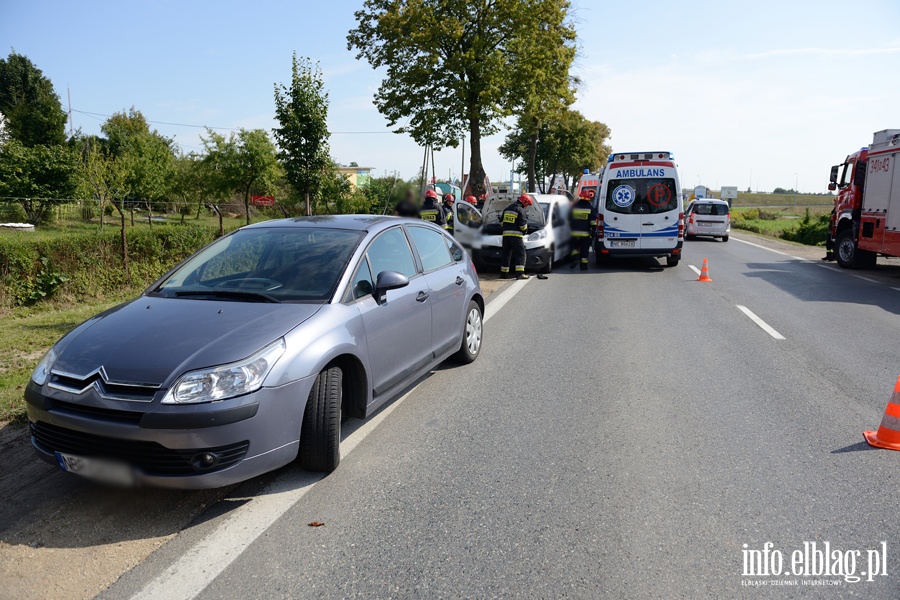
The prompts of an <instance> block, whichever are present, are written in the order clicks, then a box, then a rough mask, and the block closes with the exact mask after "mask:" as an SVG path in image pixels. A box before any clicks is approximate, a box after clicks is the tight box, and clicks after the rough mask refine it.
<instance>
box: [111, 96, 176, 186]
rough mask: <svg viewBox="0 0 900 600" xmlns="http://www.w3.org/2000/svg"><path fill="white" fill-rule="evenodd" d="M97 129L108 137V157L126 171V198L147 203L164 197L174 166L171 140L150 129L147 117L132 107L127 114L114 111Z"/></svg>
mask: <svg viewBox="0 0 900 600" xmlns="http://www.w3.org/2000/svg"><path fill="white" fill-rule="evenodd" d="M100 129H101V130H102V131H103V133H104V134H106V136H107V140H108V141H107V148H108V150H109V156H111V157H112V158H113V159H114V160H115V161H116V162H117V164H118V165H119V166H120V167H121V168H122V169H123V170H124V172H125V173H124V175H125V186H124V187H125V188H126V190H127V194H128V195H129V197H131V198H135V199H138V200H142V201H146V202H154V201H158V200H163V199H165V198H166V194H167V192H168V190H169V187H170V179H171V176H172V174H173V172H174V166H175V153H174V151H173V147H172V146H173V144H172V140H170V139H168V138H167V137H165V136H163V135H162V134H160V133H158V132H157V131H150V125H149V124H148V123H147V119H146V118H144V115H143V114H141V112H140V111H139V110H136V109H135V108H134V107H133V106H132V107H131V109H130V110H129V111H128V113H125V112H120V113H115V114H113V115H112V116H111V117H109V119H107V120H106V122H104V123H103V125H101V127H100ZM124 199H125V198H124V197H122V198H116V200H124Z"/></svg>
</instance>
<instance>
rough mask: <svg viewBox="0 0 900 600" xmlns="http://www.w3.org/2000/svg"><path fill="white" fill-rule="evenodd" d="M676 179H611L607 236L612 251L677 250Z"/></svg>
mask: <svg viewBox="0 0 900 600" xmlns="http://www.w3.org/2000/svg"><path fill="white" fill-rule="evenodd" d="M676 189H677V186H676V183H675V179H674V178H668V177H640V178H625V179H610V180H609V181H608V183H607V186H606V198H605V204H604V209H605V210H604V234H605V237H606V238H607V239H606V247H607V248H609V249H610V250H611V251H613V252H614V251H615V250H617V249H623V250H653V249H658V248H664V249H669V248H674V247H675V245H676V244H677V242H678V213H679V210H678V195H677V193H676Z"/></svg>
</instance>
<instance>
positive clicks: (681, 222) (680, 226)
mask: <svg viewBox="0 0 900 600" xmlns="http://www.w3.org/2000/svg"><path fill="white" fill-rule="evenodd" d="M693 222H694V215H693V214H692V215H691V223H693ZM678 237H684V213H678Z"/></svg>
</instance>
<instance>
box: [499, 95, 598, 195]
mask: <svg viewBox="0 0 900 600" xmlns="http://www.w3.org/2000/svg"><path fill="white" fill-rule="evenodd" d="M520 120H521V119H520ZM529 127H530V126H529V124H526V125H521V124H520V123H517V125H516V127H515V128H514V129H513V130H512V131H511V132H510V133H509V135H507V137H506V140H504V142H503V144H502V145H501V146H500V148H499V150H500V154H501V156H503V157H504V158H506V159H507V160H519V161H522V162H520V163H519V166H518V168H517V172H519V173H526V172H527V171H526V169H527V164H526V162H525V161H526V157H527V154H528V152H529V149H530V141H531V135H532V134H531V131H530V128H529ZM609 134H610V132H609V127H607V126H606V125H605V124H603V123H601V122H599V121H588V120H587V119H585V118H584V116H583V115H582V114H581V113H580V112H578V111H573V110H566V111H565V112H563V113H562V114H561V115H557V117H555V118H554V119H553V120H552V121H549V122H545V123H544V124H543V125H542V127H541V128H540V129H539V136H538V138H539V141H538V144H537V146H536V151H535V161H534V164H535V167H534V168H535V175H536V178H537V179H538V181H539V182H542V181H543V179H545V178H547V177H551V176H554V175H557V174H561V175H563V177H564V180H565V185H566V187H568V185H569V179H570V178H577V177H578V175H579V174H580V173H581V172H582V171H583V170H584V169H589V170H590V171H591V172H594V173H596V172H597V171H598V169H599V168H600V166H601V165H603V164H605V163H606V160H607V158H608V157H609V153H610V151H611V149H610V147H609V146H608V145H607V144H606V141H607V140H608V139H609ZM541 185H542V184H541ZM541 189H542V190H543V187H541Z"/></svg>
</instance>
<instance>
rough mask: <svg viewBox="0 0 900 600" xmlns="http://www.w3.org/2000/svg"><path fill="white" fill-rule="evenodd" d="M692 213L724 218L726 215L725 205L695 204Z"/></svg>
mask: <svg viewBox="0 0 900 600" xmlns="http://www.w3.org/2000/svg"><path fill="white" fill-rule="evenodd" d="M694 213H695V214H698V215H714V216H719V217H724V216H725V215H727V214H728V205H727V204H697V205H696V206H694Z"/></svg>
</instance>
